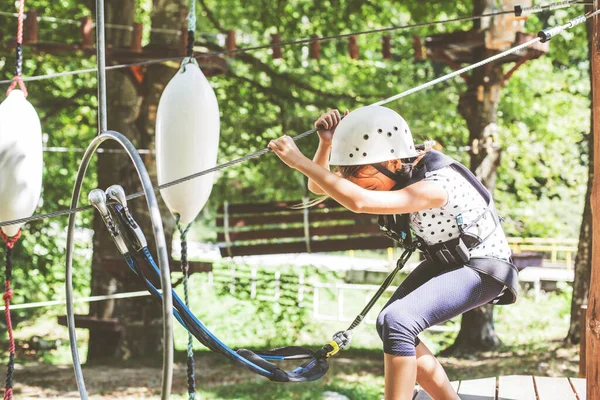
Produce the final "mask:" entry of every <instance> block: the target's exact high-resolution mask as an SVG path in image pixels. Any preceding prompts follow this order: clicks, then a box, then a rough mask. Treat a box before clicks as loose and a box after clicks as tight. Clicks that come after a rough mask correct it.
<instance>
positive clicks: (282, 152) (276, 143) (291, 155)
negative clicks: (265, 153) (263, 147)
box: [268, 135, 306, 168]
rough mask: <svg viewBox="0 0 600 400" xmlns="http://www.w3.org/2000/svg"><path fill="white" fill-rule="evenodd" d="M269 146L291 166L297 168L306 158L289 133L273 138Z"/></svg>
mask: <svg viewBox="0 0 600 400" xmlns="http://www.w3.org/2000/svg"><path fill="white" fill-rule="evenodd" d="M268 147H269V149H271V150H272V151H273V153H275V154H277V156H278V157H279V158H281V161H283V162H284V163H286V164H287V165H288V166H289V167H291V168H296V167H297V166H298V164H299V163H300V162H301V161H302V159H304V158H306V157H305V156H304V154H302V152H301V151H300V150H299V149H298V146H296V142H294V140H293V139H292V138H291V137H289V136H288V135H283V136H282V137H280V138H278V139H275V140H271V141H270V142H269V146H268Z"/></svg>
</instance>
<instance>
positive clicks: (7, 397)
mask: <svg viewBox="0 0 600 400" xmlns="http://www.w3.org/2000/svg"><path fill="white" fill-rule="evenodd" d="M0 236H1V237H2V240H3V241H4V243H5V244H6V270H5V271H4V276H5V282H4V295H2V299H4V317H5V318H6V329H7V330H8V341H9V350H8V351H9V356H8V364H7V371H6V384H5V385H4V400H12V398H13V389H12V387H13V372H14V370H15V339H14V337H13V328H12V321H11V319H10V301H11V299H12V295H13V291H12V289H11V288H10V281H11V279H12V250H13V247H14V245H15V243H17V241H18V240H19V238H20V237H21V231H20V230H19V232H17V234H16V235H15V236H13V237H10V238H9V237H8V236H6V235H5V234H4V232H2V231H0Z"/></svg>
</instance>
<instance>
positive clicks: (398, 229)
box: [373, 150, 517, 304]
mask: <svg viewBox="0 0 600 400" xmlns="http://www.w3.org/2000/svg"><path fill="white" fill-rule="evenodd" d="M414 161H415V159H408V160H403V165H404V166H405V167H404V169H403V170H402V171H399V173H393V172H392V171H390V170H388V169H387V168H386V167H385V166H384V165H382V164H373V167H375V168H376V169H377V170H378V171H379V172H381V173H383V174H384V175H386V176H387V177H389V178H391V179H393V180H394V181H395V182H396V185H394V187H393V188H392V190H400V189H404V188H406V187H408V186H410V185H412V184H415V183H417V182H420V181H422V180H423V179H425V178H426V177H427V174H428V173H430V172H433V171H437V170H440V169H442V168H446V167H450V168H452V169H453V170H454V171H456V172H458V173H459V174H460V175H461V176H462V177H463V178H465V180H466V181H467V182H468V183H469V184H470V185H471V186H473V187H474V188H475V189H476V190H477V192H478V193H479V194H480V195H481V197H482V198H483V199H484V201H485V203H486V208H485V210H484V211H483V212H481V213H480V214H479V215H478V216H477V217H476V218H474V219H473V220H472V221H471V222H469V223H468V224H467V223H465V221H464V218H463V215H462V214H458V215H456V217H455V218H456V225H457V226H458V229H459V231H460V234H459V236H458V237H457V238H453V239H451V240H447V241H445V242H442V243H435V244H432V243H428V242H427V240H425V239H424V238H422V237H420V236H418V235H416V234H415V235H414V236H415V237H414V239H413V232H412V230H411V228H410V214H397V215H380V216H379V217H378V222H379V226H380V228H381V230H382V231H383V232H384V233H385V234H386V235H387V236H388V237H390V238H391V239H393V240H395V241H397V242H398V243H399V244H400V245H401V246H402V247H404V248H406V249H410V248H417V249H418V250H421V251H422V252H423V254H424V256H425V259H426V261H427V262H429V263H430V264H432V266H435V267H440V266H441V267H444V266H461V265H466V266H469V267H471V268H473V269H475V270H477V271H479V272H482V273H485V274H487V275H490V276H491V277H492V278H494V279H496V280H498V281H499V282H501V283H503V284H504V285H505V286H506V288H507V289H509V290H505V291H503V292H502V293H501V295H500V296H499V297H498V298H497V299H495V300H494V301H493V302H494V303H497V304H510V303H513V302H514V301H515V300H516V295H517V268H516V267H515V266H514V265H513V264H512V263H510V262H506V261H503V260H500V259H496V258H483V257H477V258H471V254H470V250H471V249H473V248H475V247H477V246H478V245H480V244H481V243H483V242H485V241H486V240H487V239H488V238H489V237H490V236H491V235H492V234H493V233H494V232H495V231H496V229H497V228H498V227H499V226H500V218H499V217H498V214H497V212H496V208H495V206H494V201H493V200H492V196H491V195H490V193H489V192H488V190H487V189H486V188H485V187H484V186H483V185H482V184H481V182H479V180H478V179H477V178H476V177H475V175H474V174H473V173H472V172H471V171H470V170H469V169H468V168H466V167H465V166H464V165H462V164H461V163H459V162H458V161H456V160H454V159H453V158H451V157H448V156H446V155H444V154H442V153H440V152H438V151H436V150H430V151H428V152H427V153H426V154H425V155H424V156H423V158H422V159H421V160H420V161H419V162H418V163H417V164H416V165H415V164H414ZM486 215H490V217H491V218H492V220H493V222H494V228H493V229H491V230H490V232H489V233H488V234H487V235H486V236H485V237H480V236H479V235H476V234H474V233H473V232H471V231H470V228H472V227H473V226H475V225H476V224H477V223H478V222H479V221H480V220H481V219H482V218H484V217H485V216H486Z"/></svg>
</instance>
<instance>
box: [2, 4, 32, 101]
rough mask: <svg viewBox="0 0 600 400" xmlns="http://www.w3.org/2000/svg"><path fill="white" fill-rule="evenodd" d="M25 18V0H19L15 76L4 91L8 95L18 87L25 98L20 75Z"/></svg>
mask: <svg viewBox="0 0 600 400" xmlns="http://www.w3.org/2000/svg"><path fill="white" fill-rule="evenodd" d="M24 16H25V0H21V1H20V2H19V22H18V24H17V47H16V49H15V52H16V54H15V55H16V62H15V76H14V78H13V79H12V80H10V81H9V82H10V86H9V87H8V90H7V91H6V94H7V95H8V94H10V92H12V91H13V89H14V88H15V87H17V84H18V85H19V89H21V91H22V92H23V93H24V94H25V97H27V88H26V87H25V82H23V78H22V77H21V74H22V72H23V19H24Z"/></svg>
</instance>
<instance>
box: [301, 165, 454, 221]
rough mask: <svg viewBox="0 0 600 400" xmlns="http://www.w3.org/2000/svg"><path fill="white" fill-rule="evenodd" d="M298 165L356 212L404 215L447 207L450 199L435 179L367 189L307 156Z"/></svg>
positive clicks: (324, 188)
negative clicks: (393, 187)
mask: <svg viewBox="0 0 600 400" xmlns="http://www.w3.org/2000/svg"><path fill="white" fill-rule="evenodd" d="M294 168H296V169H297V170H298V171H300V172H302V173H303V174H304V175H306V176H307V177H309V179H311V180H312V181H313V182H315V183H316V184H317V185H318V186H319V187H320V188H322V189H323V190H324V191H325V193H327V194H328V195H330V196H331V197H332V198H334V199H335V200H336V201H337V202H338V203H340V204H341V205H343V206H344V207H346V208H347V209H349V210H350V211H353V212H355V213H365V214H404V213H411V212H416V211H420V210H427V209H430V208H439V207H443V206H444V205H445V204H446V203H447V202H448V193H447V192H446V190H444V189H443V188H441V187H440V186H439V185H437V184H435V183H433V182H418V183H415V184H413V185H410V186H409V187H407V188H405V189H402V190H395V191H390V192H386V191H374V190H367V189H363V188H362V187H360V186H358V185H356V184H354V183H352V182H350V181H349V180H347V179H344V178H341V177H339V176H337V175H336V174H333V173H331V172H330V171H328V170H326V169H325V168H323V167H321V166H320V165H317V164H315V163H314V162H312V161H310V160H309V159H308V158H306V157H304V158H303V159H300V160H299V161H298V163H297V164H296V165H295V166H294Z"/></svg>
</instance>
